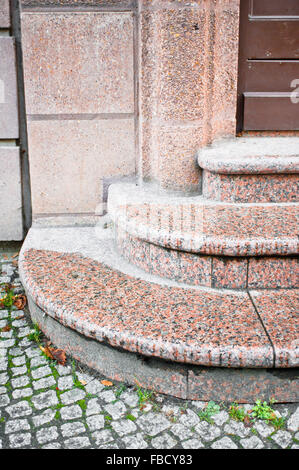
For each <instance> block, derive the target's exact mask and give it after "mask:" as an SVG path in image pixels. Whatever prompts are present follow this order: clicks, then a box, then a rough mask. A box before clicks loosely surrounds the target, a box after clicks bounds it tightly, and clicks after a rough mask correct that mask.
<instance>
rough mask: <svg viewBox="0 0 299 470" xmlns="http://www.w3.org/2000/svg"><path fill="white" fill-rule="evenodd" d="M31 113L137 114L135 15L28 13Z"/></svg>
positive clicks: (26, 64)
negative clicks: (135, 94)
mask: <svg viewBox="0 0 299 470" xmlns="http://www.w3.org/2000/svg"><path fill="white" fill-rule="evenodd" d="M22 36H23V38H22V40H23V54H24V76H25V92H26V106H27V113H28V114H68V113H73V114H80V113H87V114H90V113H91V114H93V113H132V112H134V79H133V16H132V13H130V12H123V13H101V12H84V13H83V12H80V13H79V12H78V13H76V14H74V13H70V12H69V13H46V14H45V13H28V12H27V13H26V12H25V13H23V15H22Z"/></svg>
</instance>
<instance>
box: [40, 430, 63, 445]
mask: <svg viewBox="0 0 299 470" xmlns="http://www.w3.org/2000/svg"><path fill="white" fill-rule="evenodd" d="M57 437H58V432H57V427H56V426H51V427H48V428H43V429H40V430H39V431H37V433H36V439H37V441H38V442H39V444H45V443H46V442H51V441H54V440H55V439H57Z"/></svg>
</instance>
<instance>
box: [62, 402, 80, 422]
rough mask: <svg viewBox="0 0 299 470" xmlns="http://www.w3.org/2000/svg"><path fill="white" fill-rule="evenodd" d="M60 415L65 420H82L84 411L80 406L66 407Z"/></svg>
mask: <svg viewBox="0 0 299 470" xmlns="http://www.w3.org/2000/svg"><path fill="white" fill-rule="evenodd" d="M60 415H61V418H62V419H63V420H69V419H76V418H80V417H81V416H82V409H81V408H80V406H79V405H71V406H64V407H63V408H61V410H60Z"/></svg>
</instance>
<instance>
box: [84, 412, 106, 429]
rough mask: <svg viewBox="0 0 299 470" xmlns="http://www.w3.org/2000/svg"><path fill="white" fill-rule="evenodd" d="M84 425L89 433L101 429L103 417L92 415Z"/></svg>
mask: <svg viewBox="0 0 299 470" xmlns="http://www.w3.org/2000/svg"><path fill="white" fill-rule="evenodd" d="M86 423H87V425H88V427H89V429H90V430H91V431H96V430H97V429H102V428H103V427H104V425H105V423H104V416H103V415H92V416H88V418H86Z"/></svg>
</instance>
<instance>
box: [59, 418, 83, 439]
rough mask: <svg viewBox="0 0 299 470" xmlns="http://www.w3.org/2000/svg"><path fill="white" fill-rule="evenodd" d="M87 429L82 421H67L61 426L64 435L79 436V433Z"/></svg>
mask: <svg viewBox="0 0 299 470" xmlns="http://www.w3.org/2000/svg"><path fill="white" fill-rule="evenodd" d="M85 431H86V429H85V426H84V424H83V423H80V421H75V422H73V423H66V424H63V425H62V426H61V432H62V435H63V437H70V436H78V434H83V433H84V432H85Z"/></svg>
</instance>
